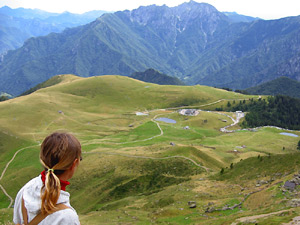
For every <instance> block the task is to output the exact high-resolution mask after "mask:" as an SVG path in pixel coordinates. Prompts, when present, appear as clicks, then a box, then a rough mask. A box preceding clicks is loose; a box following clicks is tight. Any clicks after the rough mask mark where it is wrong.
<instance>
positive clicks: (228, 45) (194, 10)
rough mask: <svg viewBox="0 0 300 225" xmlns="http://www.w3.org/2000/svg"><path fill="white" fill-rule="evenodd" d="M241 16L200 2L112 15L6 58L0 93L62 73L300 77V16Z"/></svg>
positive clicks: (220, 80) (229, 83)
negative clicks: (275, 18) (153, 73)
mask: <svg viewBox="0 0 300 225" xmlns="http://www.w3.org/2000/svg"><path fill="white" fill-rule="evenodd" d="M226 14H227V15H226ZM237 18H238V17H234V14H232V13H229V14H228V13H222V12H219V11H218V10H217V9H215V8H214V7H213V6H211V5H209V4H206V3H197V2H194V1H190V2H187V3H183V4H181V5H179V6H177V7H167V6H166V5H164V6H156V5H151V6H146V7H139V8H138V9H135V10H132V11H129V10H125V11H119V12H116V13H108V14H104V15H102V16H101V17H100V18H98V19H97V20H95V21H93V22H91V23H89V24H86V25H83V26H80V27H76V28H72V29H67V30H65V31H63V32H62V33H59V34H58V33H52V34H49V35H47V36H44V37H39V38H31V39H29V40H27V41H26V42H25V44H24V45H23V46H22V47H21V48H19V49H17V50H15V51H10V52H9V53H8V54H7V55H5V57H4V58H3V60H2V62H1V64H0V77H1V80H2V82H1V85H0V91H3V92H7V93H10V94H13V95H17V94H20V93H22V92H24V91H25V90H27V89H29V88H31V87H33V86H35V85H36V84H38V83H41V82H43V81H45V80H47V79H49V78H50V77H52V76H54V75H57V74H67V73H73V74H76V75H79V76H83V77H89V76H95V75H104V74H119V75H126V76H129V75H130V74H132V73H133V72H136V71H144V70H146V69H148V68H154V69H155V70H159V71H161V72H162V73H165V74H169V75H172V76H174V77H177V78H179V79H181V80H182V81H184V82H185V83H187V84H190V85H194V84H204V85H210V86H217V87H229V88H233V89H244V88H248V87H251V86H255V85H258V84H261V83H264V82H266V81H270V80H273V79H275V78H277V77H280V76H287V77H290V78H292V79H295V80H300V66H299V62H300V61H299V57H300V55H299V51H300V17H288V18H282V19H279V20H270V21H269V20H260V19H257V18H253V19H251V20H250V21H249V22H244V21H245V17H240V19H237Z"/></svg>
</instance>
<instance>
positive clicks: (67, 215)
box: [40, 208, 80, 225]
mask: <svg viewBox="0 0 300 225" xmlns="http://www.w3.org/2000/svg"><path fill="white" fill-rule="evenodd" d="M40 224H41V225H46V224H64V225H77V224H78V225H79V224H80V222H79V218H78V215H77V213H76V211H75V210H74V209H72V208H67V209H63V210H59V211H57V212H55V213H52V214H50V215H49V216H47V217H46V218H45V219H44V220H43V221H42V222H41V223H40Z"/></svg>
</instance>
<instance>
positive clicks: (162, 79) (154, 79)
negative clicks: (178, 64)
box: [130, 69, 185, 85]
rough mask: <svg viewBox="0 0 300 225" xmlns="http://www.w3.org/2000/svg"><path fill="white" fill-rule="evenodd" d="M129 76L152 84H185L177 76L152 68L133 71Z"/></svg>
mask: <svg viewBox="0 0 300 225" xmlns="http://www.w3.org/2000/svg"><path fill="white" fill-rule="evenodd" d="M130 77H132V78H134V79H137V80H141V81H145V82H149V83H154V84H164V85H185V84H184V83H183V82H182V81H181V80H179V79H178V78H177V77H171V76H168V75H166V74H163V73H160V72H159V71H156V70H154V69H147V70H145V71H144V72H135V73H133V74H132V75H131V76H130Z"/></svg>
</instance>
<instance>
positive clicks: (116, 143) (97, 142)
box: [82, 109, 174, 146]
mask: <svg viewBox="0 0 300 225" xmlns="http://www.w3.org/2000/svg"><path fill="white" fill-rule="evenodd" d="M160 110H161V109H160ZM172 113H174V112H171V113H166V114H157V115H155V116H154V117H153V118H152V119H151V121H152V122H153V123H155V124H156V125H157V127H158V129H159V130H160V134H158V135H155V136H152V137H149V138H146V139H142V140H135V141H126V142H109V141H103V139H98V140H95V141H93V142H91V141H89V142H88V143H84V144H82V146H86V145H91V144H115V145H122V144H130V143H137V142H144V141H149V140H152V139H154V138H157V137H160V136H162V135H164V131H163V129H161V127H160V125H159V123H158V122H157V121H155V119H156V117H158V116H161V115H167V114H172ZM106 140H107V139H106Z"/></svg>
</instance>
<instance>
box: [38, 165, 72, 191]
mask: <svg viewBox="0 0 300 225" xmlns="http://www.w3.org/2000/svg"><path fill="white" fill-rule="evenodd" d="M41 175H42V181H43V183H44V184H45V180H46V171H45V170H44V171H43V172H41ZM69 184H70V182H69V181H64V180H60V187H61V190H63V191H66V187H67V186H68V185H69Z"/></svg>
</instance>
